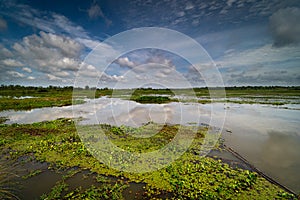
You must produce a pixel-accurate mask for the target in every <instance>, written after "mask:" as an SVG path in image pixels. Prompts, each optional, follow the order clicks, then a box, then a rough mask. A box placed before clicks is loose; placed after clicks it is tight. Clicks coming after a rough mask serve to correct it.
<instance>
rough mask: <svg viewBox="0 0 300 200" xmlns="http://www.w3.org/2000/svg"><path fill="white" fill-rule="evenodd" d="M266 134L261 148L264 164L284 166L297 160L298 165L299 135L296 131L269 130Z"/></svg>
mask: <svg viewBox="0 0 300 200" xmlns="http://www.w3.org/2000/svg"><path fill="white" fill-rule="evenodd" d="M268 136H269V137H268V138H267V140H266V141H265V142H264V144H263V148H262V156H263V158H264V160H265V162H266V164H268V165H274V163H277V167H283V168H286V167H289V166H291V165H293V164H295V163H296V162H298V166H300V161H299V152H300V146H299V144H300V136H299V135H297V133H296V132H279V131H269V132H268ZM297 160H298V161H297Z"/></svg>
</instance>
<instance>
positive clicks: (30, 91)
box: [0, 85, 300, 111]
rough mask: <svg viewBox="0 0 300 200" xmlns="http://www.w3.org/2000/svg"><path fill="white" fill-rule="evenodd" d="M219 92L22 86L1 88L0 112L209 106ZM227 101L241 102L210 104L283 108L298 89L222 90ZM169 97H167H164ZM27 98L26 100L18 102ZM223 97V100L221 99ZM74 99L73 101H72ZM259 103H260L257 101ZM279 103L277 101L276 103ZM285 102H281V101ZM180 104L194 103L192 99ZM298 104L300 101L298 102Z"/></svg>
mask: <svg viewBox="0 0 300 200" xmlns="http://www.w3.org/2000/svg"><path fill="white" fill-rule="evenodd" d="M222 90H223V89H222V88H211V89H210V90H208V89H207V88H193V89H152V88H137V89H114V90H113V89H109V88H103V89H96V88H73V87H71V86H70V87H55V86H49V87H47V88H43V87H25V86H4V85H2V86H0V111H3V110H9V109H12V110H30V109H33V108H42V107H52V106H66V105H72V103H73V104H78V103H83V102H84V101H83V99H84V98H99V97H101V96H108V97H114V98H115V97H118V98H123V99H129V100H133V101H136V102H139V103H169V102H177V101H178V99H176V98H173V97H174V96H175V94H176V95H184V96H191V97H202V98H203V99H202V100H198V102H199V103H211V102H212V101H211V100H210V94H212V95H213V96H218V93H219V92H221V94H222ZM225 92H226V97H228V98H234V97H239V98H241V100H240V101H236V100H230V99H229V100H228V101H226V100H223V99H219V100H218V99H214V100H213V102H229V103H230V102H231V103H247V104H252V103H259V104H272V105H284V104H286V103H288V102H289V100H290V99H291V98H292V99H294V100H299V98H300V87H228V88H225ZM163 95H169V96H163ZM24 96H27V97H28V98H25V99H22V98H21V99H20V97H24ZM222 97H223V96H222ZM72 98H73V101H72ZM257 99H259V101H257ZM278 100H279V101H278ZM280 100H284V101H280ZM180 101H183V102H184V101H188V102H189V101H191V102H195V101H197V100H196V99H195V98H194V99H190V100H180ZM298 102H299V101H298Z"/></svg>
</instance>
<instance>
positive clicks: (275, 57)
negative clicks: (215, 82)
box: [216, 44, 300, 68]
mask: <svg viewBox="0 0 300 200" xmlns="http://www.w3.org/2000/svg"><path fill="white" fill-rule="evenodd" d="M296 59H300V48H297V47H282V48H274V47H272V45H271V44H267V45H264V46H261V47H258V48H253V49H247V50H244V51H239V52H229V53H228V54H226V55H225V56H223V57H221V58H219V59H218V60H216V63H217V64H218V65H221V66H222V67H225V68H227V67H235V66H249V65H257V64H263V63H272V62H285V61H290V60H296Z"/></svg>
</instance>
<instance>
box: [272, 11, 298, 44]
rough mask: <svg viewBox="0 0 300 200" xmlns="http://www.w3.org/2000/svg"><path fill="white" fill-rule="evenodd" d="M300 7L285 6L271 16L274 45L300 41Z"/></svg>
mask: <svg viewBox="0 0 300 200" xmlns="http://www.w3.org/2000/svg"><path fill="white" fill-rule="evenodd" d="M299 19H300V9H299V8H296V7H292V8H284V9H280V10H278V11H277V12H275V13H274V14H273V15H272V16H271V17H270V28H271V31H272V34H273V37H274V46H277V47H281V46H285V45H289V44H298V43H300V20H299Z"/></svg>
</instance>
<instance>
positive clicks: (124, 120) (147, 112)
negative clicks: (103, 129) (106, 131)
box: [109, 105, 174, 126]
mask: <svg viewBox="0 0 300 200" xmlns="http://www.w3.org/2000/svg"><path fill="white" fill-rule="evenodd" d="M173 118H174V109H173V108H172V107H171V106H169V105H143V106H141V105H138V107H134V108H132V109H130V110H129V112H123V113H121V114H120V115H115V116H112V117H110V118H109V119H110V120H112V119H115V122H116V124H117V125H122V124H127V125H131V126H140V125H142V124H145V123H147V122H149V121H153V122H156V123H170V122H171V120H172V119H173Z"/></svg>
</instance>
